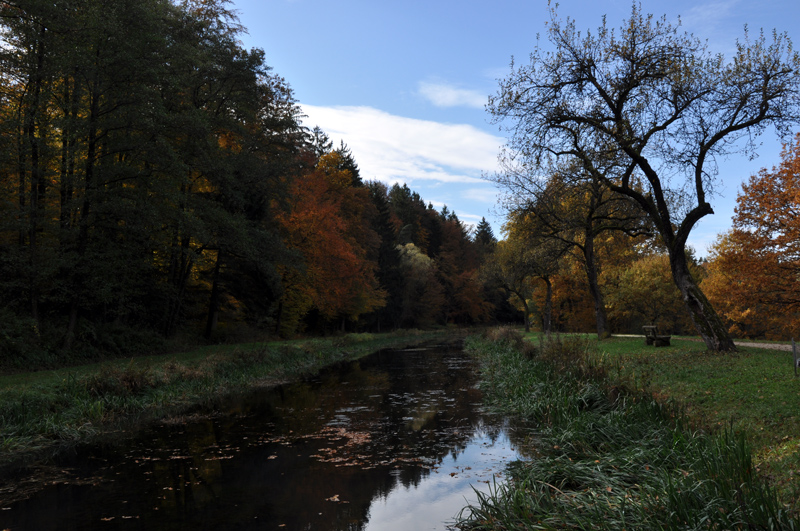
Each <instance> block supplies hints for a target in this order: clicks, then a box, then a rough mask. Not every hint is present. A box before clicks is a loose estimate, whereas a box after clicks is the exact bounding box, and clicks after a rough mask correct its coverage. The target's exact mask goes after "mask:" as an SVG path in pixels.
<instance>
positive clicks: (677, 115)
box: [489, 4, 800, 350]
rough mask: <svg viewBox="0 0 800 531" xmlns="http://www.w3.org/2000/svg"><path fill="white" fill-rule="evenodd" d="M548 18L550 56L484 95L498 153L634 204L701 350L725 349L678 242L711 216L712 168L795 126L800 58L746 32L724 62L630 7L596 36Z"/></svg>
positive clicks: (787, 47)
mask: <svg viewBox="0 0 800 531" xmlns="http://www.w3.org/2000/svg"><path fill="white" fill-rule="evenodd" d="M551 13H552V16H551V20H550V22H549V24H548V32H547V35H548V38H549V41H550V44H551V45H552V46H553V51H545V49H544V48H543V47H537V48H536V49H535V50H534V51H533V52H532V53H531V55H530V61H529V62H528V64H523V65H519V66H517V65H516V64H515V63H512V70H511V73H510V74H509V75H508V76H507V77H506V78H505V79H503V80H501V82H500V88H499V91H498V93H497V95H495V96H493V97H490V101H489V111H490V112H491V113H492V114H493V116H494V118H495V119H496V121H498V122H503V123H504V124H506V128H507V130H508V131H509V132H510V134H511V138H510V140H509V143H508V146H507V152H508V154H507V156H508V157H509V158H511V159H514V160H516V161H518V163H519V164H520V165H521V166H522V167H524V168H526V169H527V170H528V174H529V175H530V177H531V178H536V177H537V175H538V173H537V172H539V171H540V170H541V168H543V167H546V165H547V164H549V163H550V162H551V161H552V160H553V159H560V158H563V157H569V158H572V159H576V160H577V161H578V162H579V163H580V164H581V165H582V167H583V170H584V171H586V172H588V173H590V174H591V175H593V176H594V177H595V178H597V179H598V180H600V181H601V182H603V183H605V185H606V186H608V187H609V188H610V189H611V190H613V191H614V192H617V193H620V194H623V195H626V196H628V197H630V198H631V199H632V200H634V201H635V202H636V203H638V205H639V206H640V208H641V209H642V210H643V211H644V212H646V214H647V216H648V217H649V218H650V221H651V223H652V224H653V226H654V227H655V229H656V231H657V232H658V234H659V236H660V238H661V239H662V240H663V242H664V245H665V246H666V249H667V252H668V255H669V259H670V267H671V270H672V275H673V278H674V280H675V282H676V285H677V287H678V289H679V290H680V292H681V294H682V297H683V299H684V302H685V304H686V305H687V308H688V309H689V311H690V313H691V315H692V319H693V321H694V324H695V326H696V327H697V330H698V332H699V333H700V335H701V336H702V337H703V339H704V340H705V342H706V344H707V345H708V347H709V349H713V350H731V349H734V345H733V341H732V340H731V338H730V336H729V334H728V333H727V331H726V329H725V327H724V326H723V324H722V322H721V321H720V319H719V317H718V315H717V314H716V312H715V311H714V310H713V307H712V306H711V304H710V303H709V302H708V300H707V299H706V297H705V295H704V294H703V293H702V291H701V290H700V288H699V287H698V283H697V282H696V280H695V279H694V278H693V276H692V274H691V272H690V270H689V265H688V260H687V255H686V241H687V238H688V236H689V234H690V232H691V231H692V229H693V228H694V227H695V225H696V224H697V222H698V221H699V220H700V219H701V218H703V217H704V216H706V215H709V214H711V213H713V209H712V207H711V203H710V202H709V201H710V198H711V196H712V195H713V192H714V187H715V184H716V182H717V180H716V174H717V168H716V160H717V159H718V158H720V157H726V156H729V155H732V154H742V153H743V154H749V153H752V152H753V151H754V149H755V147H756V145H755V143H754V141H753V139H755V138H756V137H757V136H758V135H759V134H760V133H762V132H763V131H764V130H765V129H766V128H767V127H769V126H774V127H775V128H776V129H777V130H778V131H779V132H782V133H786V132H788V130H789V128H790V127H791V126H793V125H795V124H797V123H798V119H800V76H798V71H800V55H798V54H797V53H796V52H794V51H793V49H792V45H791V42H790V41H789V38H788V37H787V36H786V35H785V34H780V33H773V34H772V35H771V36H770V37H768V36H766V35H764V34H763V33H762V34H760V35H758V36H757V37H755V38H751V36H750V35H749V34H747V33H746V34H745V36H744V38H743V40H742V41H740V42H738V43H737V51H736V53H735V54H734V56H733V58H732V59H731V60H730V61H725V60H724V59H723V57H722V56H720V55H714V54H712V53H711V52H709V51H708V49H707V47H706V46H705V45H704V44H703V43H702V42H701V41H700V40H698V39H697V38H695V37H693V36H692V35H689V34H685V33H681V32H680V30H679V27H677V26H674V25H672V24H670V23H668V22H667V21H666V20H665V19H664V18H661V19H655V18H654V17H652V16H651V15H646V14H644V13H642V10H641V6H637V5H635V4H634V6H633V8H632V11H631V16H630V18H629V19H628V20H626V21H624V22H623V24H622V26H621V27H620V28H619V30H614V29H611V28H609V27H608V26H607V25H606V23H605V21H604V22H603V24H602V25H601V26H600V27H599V28H598V29H597V31H596V32H595V33H592V32H587V33H585V34H582V33H581V32H579V31H578V30H577V29H576V27H575V22H574V21H573V20H570V19H566V20H561V19H560V18H559V17H558V15H557V13H556V10H555V9H553V10H552V11H551ZM609 170H612V171H609ZM639 183H641V186H640V185H639Z"/></svg>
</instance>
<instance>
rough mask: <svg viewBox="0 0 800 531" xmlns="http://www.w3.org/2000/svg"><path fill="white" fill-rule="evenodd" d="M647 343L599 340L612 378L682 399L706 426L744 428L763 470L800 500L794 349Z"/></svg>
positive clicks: (799, 396)
mask: <svg viewBox="0 0 800 531" xmlns="http://www.w3.org/2000/svg"><path fill="white" fill-rule="evenodd" d="M643 343H644V341H643V339H639V338H611V339H609V340H605V341H603V342H600V343H598V347H597V348H598V351H599V352H600V353H601V355H602V356H603V359H604V363H606V364H607V365H608V367H609V369H610V371H609V372H610V374H611V376H612V378H613V379H615V380H616V381H619V382H625V383H626V384H628V385H631V386H632V387H636V388H639V389H645V390H647V391H648V392H651V393H653V394H654V395H655V396H656V397H658V398H659V399H660V400H662V401H666V400H673V401H676V402H678V403H680V404H682V405H683V406H684V407H685V408H686V411H687V413H688V415H689V417H690V418H691V419H692V420H693V422H695V424H696V425H698V426H700V427H703V428H705V429H713V428H714V427H717V428H723V427H732V428H733V429H734V430H736V431H741V432H743V433H744V434H745V435H746V436H747V438H748V440H749V441H750V444H751V445H752V447H753V449H754V453H755V463H756V466H757V467H758V469H759V471H760V472H761V473H762V474H764V475H765V476H767V477H768V478H769V479H770V480H771V482H772V484H773V485H774V486H775V487H776V488H777V489H778V491H779V492H780V494H781V497H782V498H783V499H784V500H787V501H793V502H794V503H795V504H796V505H797V504H800V502H798V501H797V500H798V499H799V498H800V378H797V377H795V375H794V370H793V368H792V354H791V352H785V351H779V350H768V349H761V348H754V347H747V346H743V345H742V344H741V343H740V348H739V352H737V353H734V354H717V353H711V352H707V351H706V350H705V346H704V345H703V343H697V342H690V341H681V340H677V341H675V340H674V339H673V346H671V347H661V348H658V349H656V348H654V347H646V346H644V345H643ZM797 508H798V509H800V506H798V507H797Z"/></svg>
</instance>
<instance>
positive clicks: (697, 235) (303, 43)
mask: <svg viewBox="0 0 800 531" xmlns="http://www.w3.org/2000/svg"><path fill="white" fill-rule="evenodd" d="M641 5H642V9H643V10H644V11H645V12H648V13H652V14H654V15H656V16H661V15H666V16H667V17H668V19H669V20H670V21H672V22H675V21H677V18H678V17H679V16H680V18H681V22H682V26H683V28H684V29H685V30H686V31H689V32H691V33H693V34H694V35H695V36H697V37H699V38H701V39H704V40H707V41H708V45H709V48H710V49H711V50H712V51H713V52H715V53H723V54H725V55H726V56H727V57H730V55H731V52H732V50H733V49H734V46H735V43H736V39H737V38H741V37H742V36H743V35H744V26H745V24H747V25H748V26H749V28H750V31H751V32H757V31H758V30H760V29H761V28H764V29H765V30H766V31H768V32H771V31H772V30H773V29H776V30H778V31H779V32H784V31H785V32H788V34H789V36H790V38H791V39H792V40H793V41H794V43H795V44H796V46H798V47H800V2H797V0H772V1H769V2H753V1H752V0H750V1H744V0H721V1H709V2H705V3H698V2H690V1H685V0H676V1H672V2H663V1H658V2H657V1H642V3H641ZM233 7H234V8H235V9H236V10H238V14H239V18H240V22H241V23H242V24H243V25H244V26H245V27H246V28H247V30H248V34H247V35H245V36H244V37H243V39H242V40H243V42H244V44H245V46H247V47H258V48H262V49H264V51H265V52H266V60H267V64H269V65H270V66H272V67H273V68H274V71H275V72H276V73H277V74H279V75H281V76H283V77H284V78H285V79H286V80H287V81H288V82H289V84H290V85H291V86H292V88H293V89H294V92H295V96H296V97H297V99H298V101H299V102H300V104H301V106H302V107H303V110H304V113H305V114H306V115H307V116H308V118H307V119H306V120H305V124H306V125H308V126H309V127H313V126H315V125H319V126H320V127H321V128H322V129H323V130H325V131H326V132H327V133H328V134H329V136H330V137H331V138H332V139H333V140H334V142H335V143H336V144H337V145H338V143H339V141H340V140H344V142H345V143H346V144H348V146H349V147H350V148H351V150H352V152H353V155H354V156H355V159H356V162H357V163H358V164H359V167H360V169H361V173H362V177H363V178H365V179H369V180H372V179H378V180H381V181H384V182H387V183H393V182H401V183H403V182H405V183H408V185H409V187H410V188H411V189H412V190H415V191H417V192H419V194H420V195H421V196H422V198H423V199H424V200H426V201H428V202H431V203H433V204H434V205H435V206H436V207H437V208H441V206H442V205H445V204H446V205H447V206H448V207H449V208H450V209H451V210H454V211H455V212H456V213H457V214H458V216H459V218H460V219H461V220H462V221H465V222H467V223H476V222H477V221H479V220H480V219H481V217H486V218H487V220H489V221H490V222H492V225H493V227H494V228H495V233H496V234H497V235H498V236H499V229H500V225H501V223H502V212H501V211H499V210H498V209H497V208H496V207H495V205H496V197H497V194H498V190H497V189H496V188H495V187H494V185H493V184H492V183H490V182H487V181H485V180H483V179H482V178H481V176H482V175H485V174H490V173H492V172H493V171H495V169H496V168H497V154H498V153H499V150H500V147H501V146H502V145H503V144H504V142H505V137H504V136H503V133H502V132H501V131H500V130H499V129H498V126H497V125H494V124H491V123H490V121H489V116H488V114H487V113H486V112H485V110H484V105H485V103H486V101H487V98H488V96H489V94H493V93H495V91H496V90H497V80H498V79H499V78H502V77H504V76H505V75H506V74H507V73H508V72H509V63H510V61H511V57H512V56H514V57H516V58H517V60H518V61H520V62H522V61H526V60H527V57H528V54H529V53H530V52H531V51H532V50H533V48H534V46H535V44H536V35H537V33H539V34H542V35H543V36H544V33H545V22H546V21H547V20H548V18H549V15H548V9H547V2H546V1H544V0H536V1H509V0H494V1H493V2H488V1H483V2H478V1H473V0H461V1H458V2H456V1H451V0H427V1H417V0H411V1H409V0H405V1H403V2H392V1H385V2H379V1H378V2H376V1H374V0H372V1H355V0H339V1H336V2H334V1H331V0H234V2H233ZM558 9H559V13H560V14H561V16H562V17H565V16H569V17H572V18H574V19H575V20H576V22H577V26H578V28H581V29H592V30H594V29H595V28H597V26H599V25H600V23H601V20H602V16H603V15H606V16H607V20H608V23H609V25H610V26H612V27H617V26H619V25H620V24H621V22H622V20H623V19H625V18H627V17H628V15H629V14H630V9H631V2H630V1H628V0H626V1H617V0H611V1H605V2H603V1H593V2H592V1H586V0H562V1H561V2H559V8H558ZM762 142H763V145H762V147H761V148H760V149H759V156H758V158H756V159H755V160H753V161H750V160H748V159H747V158H744V157H737V158H732V159H730V160H727V161H723V162H722V163H721V164H720V170H721V171H720V178H721V181H722V186H720V187H719V188H718V190H717V191H718V194H717V196H715V197H714V198H713V199H712V201H711V202H712V206H714V209H715V212H716V213H715V214H714V215H713V216H708V217H706V218H704V220H703V221H701V222H700V224H699V225H698V226H697V227H696V228H695V231H694V233H693V237H691V238H690V241H689V243H690V245H692V246H693V247H694V248H695V249H696V250H697V251H698V254H700V255H705V254H706V248H707V246H708V245H709V244H710V243H711V242H713V241H714V239H715V237H716V235H717V234H718V233H721V232H724V231H726V230H728V229H729V228H730V219H731V216H732V215H733V208H734V204H735V199H736V195H737V193H738V192H739V189H740V183H741V182H742V181H744V180H746V179H747V178H748V177H749V176H750V175H751V174H753V173H756V172H757V171H758V170H759V169H760V168H762V167H772V166H774V165H775V164H777V163H778V162H779V156H780V150H781V144H780V142H779V141H778V140H777V139H776V138H775V135H774V133H769V134H767V135H766V136H764V137H762Z"/></svg>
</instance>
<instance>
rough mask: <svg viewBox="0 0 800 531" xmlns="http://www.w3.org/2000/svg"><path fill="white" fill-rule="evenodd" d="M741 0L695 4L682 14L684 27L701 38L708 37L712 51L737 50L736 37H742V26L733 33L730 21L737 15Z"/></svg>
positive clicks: (717, 0)
mask: <svg viewBox="0 0 800 531" xmlns="http://www.w3.org/2000/svg"><path fill="white" fill-rule="evenodd" d="M739 4H740V1H739V0H713V1H710V2H704V3H700V4H697V5H695V6H693V7H692V8H691V9H689V11H688V12H686V13H684V14H683V15H682V16H681V24H682V26H683V29H685V30H686V31H688V32H689V33H692V34H694V36H695V37H699V38H700V39H703V40H705V39H708V43H709V46H710V48H711V51H712V52H715V53H716V52H725V53H730V52H732V51H733V50H735V46H734V44H735V39H736V38H737V37H741V36H742V35H743V34H742V27H739V28H737V30H738V31H736V32H735V33H734V34H733V35H731V32H730V21H731V19H733V18H735V16H736V8H737V7H738V5H739Z"/></svg>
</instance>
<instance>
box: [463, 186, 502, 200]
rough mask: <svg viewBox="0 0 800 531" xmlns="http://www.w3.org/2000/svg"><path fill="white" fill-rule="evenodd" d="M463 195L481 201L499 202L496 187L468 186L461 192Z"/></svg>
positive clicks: (465, 197)
mask: <svg viewBox="0 0 800 531" xmlns="http://www.w3.org/2000/svg"><path fill="white" fill-rule="evenodd" d="M461 197H463V198H464V199H469V200H471V201H477V202H480V203H496V202H497V189H496V188H489V187H486V188H468V189H466V190H463V191H462V192H461Z"/></svg>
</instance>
